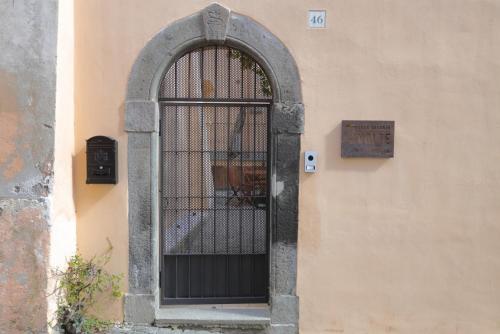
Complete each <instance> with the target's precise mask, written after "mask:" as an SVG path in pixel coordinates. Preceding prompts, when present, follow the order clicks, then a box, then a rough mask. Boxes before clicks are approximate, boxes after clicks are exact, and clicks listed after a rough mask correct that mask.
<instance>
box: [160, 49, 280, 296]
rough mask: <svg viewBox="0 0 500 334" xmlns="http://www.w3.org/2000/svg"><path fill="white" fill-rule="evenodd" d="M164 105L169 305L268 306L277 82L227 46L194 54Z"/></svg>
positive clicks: (168, 81)
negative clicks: (271, 135) (271, 127)
mask: <svg viewBox="0 0 500 334" xmlns="http://www.w3.org/2000/svg"><path fill="white" fill-rule="evenodd" d="M159 101H160V106H161V113H160V114H161V132H160V136H161V164H162V168H161V170H162V173H161V183H162V184H161V187H160V189H161V206H160V207H161V215H160V216H161V239H162V243H161V248H162V249H161V254H162V264H161V267H162V273H161V279H160V282H161V295H162V303H163V304H195V303H196V304H199V303H252V302H266V301H267V298H268V281H269V279H268V276H269V269H268V267H269V266H268V244H269V242H268V236H269V227H268V226H269V224H268V221H269V217H268V212H269V211H268V207H269V203H268V200H269V198H268V193H269V187H268V175H269V171H268V168H269V164H268V160H269V159H268V152H269V150H268V142H269V141H268V124H269V121H268V120H269V105H270V102H271V89H270V85H269V81H268V79H267V77H266V75H265V73H264V71H263V70H262V68H261V67H260V66H259V64H258V63H256V62H255V61H254V60H253V59H252V58H251V57H250V56H248V55H246V54H245V53H243V52H241V51H238V50H235V49H231V48H228V47H221V46H218V47H216V46H214V47H204V48H200V49H196V50H193V51H191V52H188V53H187V54H185V55H184V56H183V57H181V58H180V59H179V60H178V61H177V62H176V63H175V64H174V65H173V66H172V67H171V68H170V69H169V71H168V72H167V73H166V75H165V77H164V78H163V81H162V84H161V88H160V98H159Z"/></svg>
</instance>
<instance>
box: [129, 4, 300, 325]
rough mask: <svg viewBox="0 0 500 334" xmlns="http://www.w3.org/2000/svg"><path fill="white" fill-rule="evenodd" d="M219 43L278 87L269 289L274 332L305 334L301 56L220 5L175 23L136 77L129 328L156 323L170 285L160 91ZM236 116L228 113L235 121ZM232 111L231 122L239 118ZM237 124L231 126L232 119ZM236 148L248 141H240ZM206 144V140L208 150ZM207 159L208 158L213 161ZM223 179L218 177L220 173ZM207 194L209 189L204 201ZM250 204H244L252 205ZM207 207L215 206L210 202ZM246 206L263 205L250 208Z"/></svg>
mask: <svg viewBox="0 0 500 334" xmlns="http://www.w3.org/2000/svg"><path fill="white" fill-rule="evenodd" d="M210 45H212V46H215V45H217V46H218V47H229V48H234V49H236V50H239V51H243V52H245V53H246V54H247V55H249V56H250V57H251V58H253V59H255V60H256V61H257V63H258V64H259V65H260V66H261V68H262V70H263V71H264V72H265V74H266V75H267V78H268V81H269V85H270V87H271V91H272V101H265V103H270V104H269V107H268V111H267V114H268V115H269V116H268V118H267V122H268V124H267V128H268V137H267V138H268V145H267V152H270V153H268V159H270V160H269V161H268V170H267V174H266V184H267V186H268V188H267V203H266V205H267V207H266V212H267V213H268V215H267V221H266V222H267V226H268V229H269V230H268V233H267V235H266V238H267V240H268V242H267V247H268V251H267V254H268V256H267V257H268V266H267V270H268V274H269V275H268V276H269V279H268V280H267V282H266V284H267V287H268V289H267V290H268V303H269V309H270V326H271V328H272V330H271V332H276V333H297V331H298V326H297V323H298V297H297V295H296V289H295V287H296V272H297V233H298V191H299V161H300V134H301V133H302V132H303V122H304V106H303V104H302V94H301V84H300V77H299V73H298V70H297V67H296V65H295V61H294V59H293V57H292V55H291V54H290V52H289V51H288V49H287V48H286V46H285V45H284V44H283V43H282V42H281V41H280V40H279V39H278V38H277V37H276V36H274V35H273V34H272V33H271V32H270V31H269V30H267V29H266V28H265V27H263V26H262V25H260V24H258V23H257V22H255V21H254V20H252V19H251V18H249V17H247V16H244V15H241V14H238V13H234V12H230V11H229V10H228V9H227V8H224V7H222V6H220V5H217V4H213V5H210V6H208V7H206V8H205V9H203V10H202V11H200V12H197V13H195V14H193V15H191V16H189V17H186V18H184V19H181V20H179V21H177V22H174V23H173V24H171V25H169V26H167V27H166V28H165V29H163V30H162V31H161V32H159V33H158V34H157V35H156V36H155V37H154V38H153V39H152V40H151V41H149V42H148V43H147V44H146V46H145V47H144V48H143V49H142V51H141V53H140V54H139V56H138V58H137V60H136V61H135V63H134V65H133V68H132V72H131V74H130V76H129V81H128V87H127V97H126V111H125V131H126V132H127V135H128V153H127V160H128V216H129V217H128V220H129V228H128V233H129V273H128V293H127V294H126V295H125V302H124V313H125V314H124V316H125V321H127V322H129V323H154V322H155V321H156V320H159V319H161V317H162V314H164V313H162V311H163V310H164V308H162V307H161V306H162V294H161V290H162V289H161V288H160V282H162V279H163V277H162V278H160V268H161V266H162V261H163V260H162V256H163V253H164V252H163V250H164V249H165V247H164V245H162V241H161V238H160V236H161V235H162V234H161V231H160V230H161V219H162V218H161V217H162V216H161V215H162V213H161V208H162V204H161V196H160V187H161V183H162V175H161V170H162V169H161V162H162V159H161V156H160V154H159V153H160V145H161V141H160V113H161V112H160V110H161V108H162V107H161V105H162V101H161V100H162V98H161V95H160V93H161V92H162V90H161V89H160V86H161V83H162V81H163V78H164V77H165V73H166V72H167V71H168V69H170V68H171V66H172V65H173V64H174V63H175V62H176V61H177V60H178V59H179V57H181V56H182V55H185V54H186V52H188V51H192V50H195V49H197V48H200V47H208V46H210ZM204 89H205V90H206V92H205V93H203V90H204ZM209 91H210V89H209V86H208V84H207V85H206V86H205V87H204V86H203V85H202V86H200V90H199V92H201V94H202V95H201V96H202V98H203V95H204V94H206V95H205V96H207V95H208V94H209ZM255 107H256V108H257V106H255ZM260 108H261V109H262V107H260ZM193 110H196V108H195V109H193ZM229 110H230V109H229ZM227 113H228V112H227V111H226V117H227ZM194 114H195V112H194V111H193V115H194ZM229 114H230V118H231V112H229ZM238 115H239V112H238V111H236V112H235V115H234V117H235V118H236V119H238ZM195 118H196V117H195ZM214 123H216V122H214ZM228 124H231V121H230V122H229V123H228ZM249 124H250V123H249ZM162 126H163V122H162ZM200 129H201V128H200ZM163 130H164V131H165V130H166V129H163ZM226 131H227V130H226ZM201 133H203V132H201ZM201 133H200V134H201ZM212 135H213V134H212ZM227 138H231V136H229V137H227ZM227 138H226V139H227ZM188 142H189V141H188ZM230 142H233V141H230ZM234 142H236V143H239V142H238V140H235V141H234ZM201 143H202V141H201V139H200V145H201ZM236 146H237V145H236ZM207 147H209V148H210V146H207ZM228 147H229V146H228ZM226 152H227V153H226V154H227V155H228V156H229V155H231V151H230V150H226ZM204 155H205V156H207V157H206V158H205V159H204V158H203V156H204ZM215 155H217V157H218V156H219V152H217V153H216V154H214V158H215ZM208 156H209V154H207V153H206V152H200V156H199V159H198V161H199V162H200V163H201V165H200V167H199V170H200V180H201V179H202V178H203V177H202V176H201V175H202V171H207V170H210V168H211V167H212V166H210V168H207V167H204V166H205V165H204V164H205V161H209V163H206V165H212V164H213V163H212V160H209V159H208ZM226 160H227V159H226ZM214 161H215V159H214ZM236 166H238V164H236ZM215 167H218V165H217V164H216V165H215ZM252 168H253V167H251V168H250V169H252ZM170 170H172V169H170ZM229 170H230V169H228V168H226V169H222V172H220V173H222V175H224V173H226V174H227V173H228V171H229ZM207 175H208V174H207ZM213 175H215V177H217V176H216V174H215V173H214V174H213ZM219 175H220V174H219ZM236 175H238V174H236ZM250 175H252V173H250ZM238 176H239V175H238ZM236 179H238V177H236ZM211 182H212V181H211ZM213 182H214V183H217V181H213ZM236 184H237V185H239V183H237V182H236ZM204 187H205V186H204ZM200 188H201V183H200ZM226 190H227V187H226ZM206 191H207V190H206V189H205V190H204V192H202V194H204V193H205V192H206ZM214 191H215V189H214ZM200 192H201V190H200ZM236 193H238V192H236ZM250 194H251V195H252V193H250ZM238 197H243V198H244V197H245V196H238ZM247 197H251V196H247ZM243 198H242V199H241V200H242V202H245V201H244V200H243ZM237 200H238V201H240V199H237ZM203 205H204V208H208V202H205V204H203ZM214 205H215V204H214ZM245 205H257V204H256V203H254V202H252V201H250V203H249V202H248V201H246V202H245ZM188 208H189V209H188V210H190V209H191V206H190V205H188ZM199 208H200V207H198V208H197V209H199ZM252 210H253V209H252ZM226 214H227V213H226ZM200 233H201V232H200ZM200 245H201V243H200Z"/></svg>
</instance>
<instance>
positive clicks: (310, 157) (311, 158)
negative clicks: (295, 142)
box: [304, 151, 318, 173]
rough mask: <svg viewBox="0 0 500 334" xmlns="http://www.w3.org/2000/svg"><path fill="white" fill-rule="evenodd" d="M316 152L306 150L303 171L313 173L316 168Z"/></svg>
mask: <svg viewBox="0 0 500 334" xmlns="http://www.w3.org/2000/svg"><path fill="white" fill-rule="evenodd" d="M317 158H318V152H315V151H306V152H305V153H304V171H305V172H306V173H315V172H316V170H317V167H316V164H317Z"/></svg>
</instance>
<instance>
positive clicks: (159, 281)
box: [158, 271, 162, 289]
mask: <svg viewBox="0 0 500 334" xmlns="http://www.w3.org/2000/svg"><path fill="white" fill-rule="evenodd" d="M161 278H162V277H161V271H160V278H159V280H158V286H159V287H160V289H161Z"/></svg>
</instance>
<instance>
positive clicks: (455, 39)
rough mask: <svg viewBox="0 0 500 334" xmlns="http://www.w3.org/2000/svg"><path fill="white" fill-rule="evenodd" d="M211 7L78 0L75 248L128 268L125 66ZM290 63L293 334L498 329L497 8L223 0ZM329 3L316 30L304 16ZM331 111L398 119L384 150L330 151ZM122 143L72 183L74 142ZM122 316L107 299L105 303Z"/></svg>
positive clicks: (459, 3) (426, 1) (434, 1)
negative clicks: (104, 169)
mask: <svg viewBox="0 0 500 334" xmlns="http://www.w3.org/2000/svg"><path fill="white" fill-rule="evenodd" d="M208 3H209V1H180V0H179V1H177V0H175V1H174V0H170V1H164V0H149V1H147V2H145V1H139V0H106V1H102V0H77V1H76V4H75V13H76V16H75V28H76V30H75V33H76V35H75V39H76V49H75V69H76V71H75V83H76V86H75V106H76V114H75V122H76V129H75V152H76V158H75V161H74V168H75V172H74V177H75V179H74V184H75V195H76V197H75V198H76V209H77V219H78V226H77V239H78V248H79V249H80V251H82V252H83V253H84V254H85V255H87V256H91V255H93V254H95V253H99V252H101V251H103V250H104V249H105V248H106V246H107V243H106V239H105V238H106V237H109V238H110V240H111V242H112V243H113V245H114V247H115V249H114V255H113V258H112V261H111V263H110V264H109V268H110V269H111V270H112V271H115V272H122V273H125V274H126V273H127V263H128V262H127V261H128V258H127V251H128V248H127V247H128V245H127V240H128V236H127V173H126V165H127V157H126V144H127V143H126V138H127V137H126V135H125V132H124V130H123V123H124V120H123V118H124V100H125V91H126V83H127V76H128V74H129V72H130V69H131V66H132V64H133V62H134V60H135V58H136V56H137V55H138V53H139V51H140V50H141V48H142V47H143V46H144V45H145V44H146V42H147V41H148V40H149V39H150V38H151V37H152V36H153V35H154V34H155V33H156V32H158V31H159V30H160V29H161V28H162V27H164V26H166V25H167V24H169V23H171V22H172V21H173V20H176V19H178V18H181V17H184V16H187V15H189V14H190V13H192V12H194V11H196V10H199V9H201V8H203V7H205V6H206V5H207V4H208ZM222 4H223V5H225V6H228V7H229V8H231V9H232V10H234V11H237V12H240V13H243V14H247V15H249V16H251V17H252V18H253V19H255V20H257V21H259V22H261V23H262V24H264V25H265V26H266V27H267V28H268V29H269V30H271V31H272V32H274V33H275V34H276V35H277V36H278V37H279V38H280V39H281V40H282V41H283V42H284V44H285V45H287V46H288V48H289V49H290V51H291V53H292V54H293V56H294V57H295V59H296V61H297V64H298V67H299V70H300V74H301V78H302V84H303V86H302V88H303V94H304V103H305V106H306V127H305V134H304V136H303V142H302V149H303V150H316V151H318V152H319V171H318V173H316V174H312V175H305V174H301V185H300V193H301V196H300V237H299V245H298V247H299V265H298V270H299V273H298V294H299V296H300V301H301V303H300V309H301V313H300V327H301V333H311V334H312V333H315V334H316V333H386V332H391V333H443V334H446V333H498V332H500V289H498V284H500V256H499V255H498V254H500V242H499V240H500V205H499V204H498V202H499V199H500V168H499V167H498V166H499V164H500V150H498V149H497V148H496V144H497V143H499V142H500V112H499V108H500V88H499V85H498V80H499V78H500V34H498V31H500V20H498V18H499V17H500V2H498V1H487V0H484V1H480V0H477V1H468V0H448V1H443V0H442V1H438V0H419V1H403V0H399V1H382V0H380V1H374V0H363V1H361V0H355V1H341V0H329V1H326V0H325V1H320V0H317V1H303V0H274V1H262V0H254V1H236V0H234V1H229V0H228V1H224V2H222ZM308 9H326V10H327V28H326V29H321V30H312V29H309V28H307V26H306V15H307V10H308ZM342 119H387V120H395V121H396V147H395V150H396V153H395V158H394V159H388V160H380V159H341V158H340V127H339V124H340V122H341V120H342ZM97 134H103V135H108V136H111V137H114V138H116V139H117V140H118V141H119V168H120V175H119V176H120V182H119V183H118V185H116V186H111V185H86V184H85V147H84V145H85V139H87V138H89V137H91V136H94V135H97ZM105 311H106V312H107V314H108V315H109V316H112V317H115V318H118V319H119V318H120V317H121V310H120V303H115V304H114V307H111V308H106V310H105Z"/></svg>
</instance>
